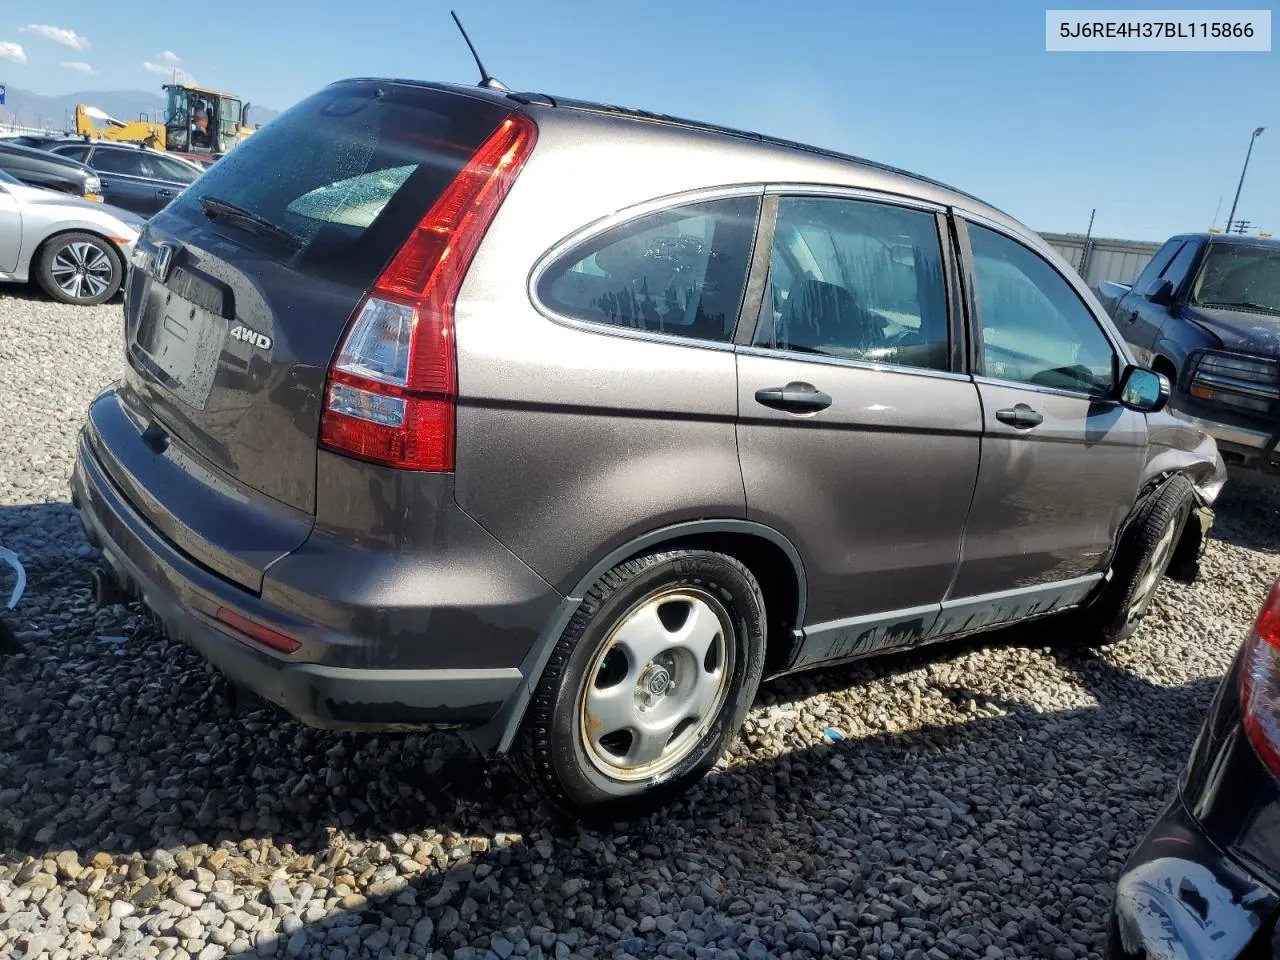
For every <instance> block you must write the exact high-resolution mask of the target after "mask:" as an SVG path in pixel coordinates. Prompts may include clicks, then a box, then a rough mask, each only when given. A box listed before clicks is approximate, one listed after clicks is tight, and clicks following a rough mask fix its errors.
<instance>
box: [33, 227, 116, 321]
mask: <svg viewBox="0 0 1280 960" xmlns="http://www.w3.org/2000/svg"><path fill="white" fill-rule="evenodd" d="M36 280H37V281H39V283H40V286H41V287H42V288H43V289H44V291H45V293H47V294H49V296H51V297H53V298H54V299H55V300H60V301H62V302H63V303H71V304H75V305H76V306H83V307H89V306H95V305H97V304H99V303H105V302H106V301H108V300H110V299H111V298H112V297H113V296H115V294H116V291H117V290H119V289H120V284H121V283H122V282H123V280H124V261H123V260H122V259H121V257H120V253H119V251H118V250H116V248H115V247H114V246H113V245H112V244H111V241H109V240H105V239H103V238H102V237H98V236H95V235H93V234H92V233H63V234H59V235H58V236H56V237H53V238H52V239H50V240H48V241H46V242H45V245H44V246H43V247H42V248H41V250H40V257H39V260H38V261H37V263H36Z"/></svg>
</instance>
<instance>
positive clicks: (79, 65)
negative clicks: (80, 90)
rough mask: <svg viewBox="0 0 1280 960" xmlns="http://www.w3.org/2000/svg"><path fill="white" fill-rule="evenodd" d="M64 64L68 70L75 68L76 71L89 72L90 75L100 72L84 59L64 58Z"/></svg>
mask: <svg viewBox="0 0 1280 960" xmlns="http://www.w3.org/2000/svg"><path fill="white" fill-rule="evenodd" d="M62 66H63V67H64V68H65V69H67V70H74V71H75V72H76V73H87V74H89V75H90V76H92V75H93V74H95V73H97V72H98V71H97V70H95V69H93V67H91V66H89V64H87V63H85V62H84V61H83V60H64V61H62Z"/></svg>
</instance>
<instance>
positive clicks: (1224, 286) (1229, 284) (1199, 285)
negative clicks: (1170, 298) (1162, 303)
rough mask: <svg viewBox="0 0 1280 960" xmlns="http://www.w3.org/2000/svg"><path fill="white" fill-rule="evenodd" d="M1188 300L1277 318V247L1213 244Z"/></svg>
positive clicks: (1279, 302)
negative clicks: (1268, 314)
mask: <svg viewBox="0 0 1280 960" xmlns="http://www.w3.org/2000/svg"><path fill="white" fill-rule="evenodd" d="M1191 297H1192V300H1193V301H1194V302H1195V303H1198V304H1200V305H1201V306H1205V307H1228V308H1230V309H1234V310H1255V311H1259V310H1260V311H1264V312H1266V313H1275V314H1280V245H1278V246H1261V245H1259V246H1247V245H1244V244H1225V243H1215V244H1213V245H1212V246H1210V247H1209V253H1208V254H1207V255H1206V256H1205V260H1204V266H1202V267H1201V268H1200V275H1199V276H1198V277H1197V278H1196V283H1195V287H1194V288H1193V289H1192V291H1191Z"/></svg>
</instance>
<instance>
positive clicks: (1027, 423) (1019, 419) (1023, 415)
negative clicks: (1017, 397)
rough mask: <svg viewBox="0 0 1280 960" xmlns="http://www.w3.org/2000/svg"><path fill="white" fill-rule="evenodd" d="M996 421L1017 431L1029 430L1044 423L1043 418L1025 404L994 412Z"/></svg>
mask: <svg viewBox="0 0 1280 960" xmlns="http://www.w3.org/2000/svg"><path fill="white" fill-rule="evenodd" d="M996 419H997V420H999V421H1000V422H1001V423H1007V424H1009V426H1011V427H1017V428H1018V429H1019V430H1030V429H1031V428H1032V427H1036V426H1039V425H1040V424H1042V423H1044V417H1043V416H1041V415H1040V414H1039V413H1036V411H1034V410H1032V409H1031V408H1030V407H1028V406H1027V405H1026V404H1025V403H1019V404H1016V405H1014V406H1012V407H1006V408H1005V409H1004V410H997V411H996Z"/></svg>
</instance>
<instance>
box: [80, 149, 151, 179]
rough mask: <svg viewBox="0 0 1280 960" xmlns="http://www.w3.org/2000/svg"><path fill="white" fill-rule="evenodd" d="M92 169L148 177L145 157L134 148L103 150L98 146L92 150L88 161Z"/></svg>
mask: <svg viewBox="0 0 1280 960" xmlns="http://www.w3.org/2000/svg"><path fill="white" fill-rule="evenodd" d="M90 164H91V166H92V167H93V169H95V170H98V171H100V172H102V173H118V174H123V175H124V176H126V177H149V176H151V172H150V170H148V169H147V165H146V157H144V156H143V155H142V154H141V153H140V152H138V151H134V150H104V149H103V148H102V147H99V148H98V149H97V150H94V151H93V158H92V160H91V161H90Z"/></svg>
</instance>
